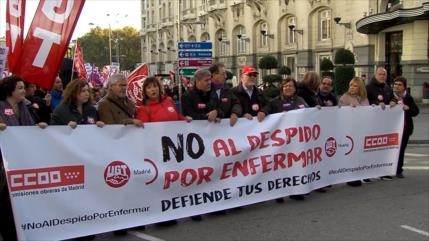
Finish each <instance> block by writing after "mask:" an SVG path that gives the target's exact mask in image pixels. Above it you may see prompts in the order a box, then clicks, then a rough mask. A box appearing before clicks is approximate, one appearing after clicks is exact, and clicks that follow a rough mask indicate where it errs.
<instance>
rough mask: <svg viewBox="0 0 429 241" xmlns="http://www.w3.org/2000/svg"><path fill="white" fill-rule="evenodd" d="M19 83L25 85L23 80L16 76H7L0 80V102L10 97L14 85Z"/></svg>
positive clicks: (14, 87)
mask: <svg viewBox="0 0 429 241" xmlns="http://www.w3.org/2000/svg"><path fill="white" fill-rule="evenodd" d="M20 81H22V82H24V83H25V81H24V79H23V78H21V77H20V76H18V75H12V76H8V77H5V78H4V79H2V80H0V100H6V98H7V97H9V96H12V93H13V92H14V91H15V89H16V84H17V83H18V82H20Z"/></svg>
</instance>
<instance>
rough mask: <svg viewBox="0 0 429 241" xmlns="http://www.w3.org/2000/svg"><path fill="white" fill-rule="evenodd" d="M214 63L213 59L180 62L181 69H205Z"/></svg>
mask: <svg viewBox="0 0 429 241" xmlns="http://www.w3.org/2000/svg"><path fill="white" fill-rule="evenodd" d="M212 63H213V60H211V59H192V60H179V67H193V66H195V67H205V66H210V65H211V64H212Z"/></svg>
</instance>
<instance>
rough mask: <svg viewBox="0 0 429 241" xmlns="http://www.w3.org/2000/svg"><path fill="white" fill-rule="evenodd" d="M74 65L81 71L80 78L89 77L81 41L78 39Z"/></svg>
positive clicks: (77, 70)
mask: <svg viewBox="0 0 429 241" xmlns="http://www.w3.org/2000/svg"><path fill="white" fill-rule="evenodd" d="M73 65H74V66H73V67H74V69H75V70H76V72H78V73H79V76H78V77H79V78H81V79H84V80H86V79H88V77H87V76H86V69H85V64H84V63H83V54H82V49H81V48H80V43H79V41H76V48H75V50H74V57H73Z"/></svg>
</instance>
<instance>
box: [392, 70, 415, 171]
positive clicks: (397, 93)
mask: <svg viewBox="0 0 429 241" xmlns="http://www.w3.org/2000/svg"><path fill="white" fill-rule="evenodd" d="M393 95H394V98H393V100H392V101H394V102H396V103H397V104H399V105H402V108H403V110H404V111H405V120H404V133H403V135H402V141H401V149H400V151H399V159H398V167H397V169H396V177H398V178H404V175H403V174H402V172H403V171H404V170H403V169H402V167H403V165H404V154H405V148H407V144H408V140H409V139H410V136H411V135H412V134H413V130H414V123H413V117H415V116H417V115H418V114H419V108H418V107H417V105H416V102H414V99H413V97H412V96H411V95H410V94H409V93H408V92H407V79H406V78H404V77H402V76H398V77H396V78H395V80H394V81H393Z"/></svg>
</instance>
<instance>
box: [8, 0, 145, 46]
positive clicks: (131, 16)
mask: <svg viewBox="0 0 429 241" xmlns="http://www.w3.org/2000/svg"><path fill="white" fill-rule="evenodd" d="M38 3H39V1H38V0H27V5H26V10H25V11H26V13H25V28H24V31H25V33H26V32H27V29H28V28H29V27H30V24H31V21H32V20H33V16H34V13H35V11H36V9H37V5H38ZM140 11H141V9H140V1H139V0H87V1H86V2H85V5H84V7H83V10H82V13H81V14H80V17H79V20H78V22H77V25H76V28H75V31H74V33H73V38H72V39H76V38H77V37H80V36H82V35H84V34H85V33H87V32H89V31H90V29H91V28H93V27H95V26H90V25H89V23H93V24H95V25H99V26H100V27H102V28H108V26H109V23H110V24H111V26H112V28H122V27H124V26H132V27H134V28H136V29H137V30H138V31H140V29H141V21H140ZM107 14H110V17H107V16H106V15H107ZM5 32H6V0H0V37H4V36H5Z"/></svg>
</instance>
